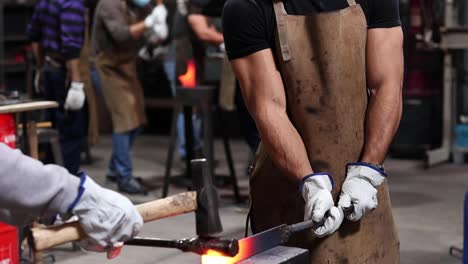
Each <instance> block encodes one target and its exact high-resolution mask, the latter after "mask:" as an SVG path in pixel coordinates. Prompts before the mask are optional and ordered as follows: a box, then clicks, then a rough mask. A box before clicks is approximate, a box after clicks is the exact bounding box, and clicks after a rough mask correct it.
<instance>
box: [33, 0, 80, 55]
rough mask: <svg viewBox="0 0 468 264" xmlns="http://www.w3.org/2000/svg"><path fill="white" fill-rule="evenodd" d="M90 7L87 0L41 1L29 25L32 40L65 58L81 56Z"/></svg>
mask: <svg viewBox="0 0 468 264" xmlns="http://www.w3.org/2000/svg"><path fill="white" fill-rule="evenodd" d="M85 13H86V8H85V6H84V1H83V0H40V1H39V2H38V3H37V5H36V7H35V10H34V14H33V17H32V20H31V23H30V24H29V26H28V36H29V39H30V41H32V42H41V44H42V49H43V50H44V51H45V53H47V52H52V53H57V54H61V55H62V56H63V58H64V59H65V60H70V59H75V58H78V57H79V56H80V52H81V48H82V47H83V42H84V30H85V28H84V27H85Z"/></svg>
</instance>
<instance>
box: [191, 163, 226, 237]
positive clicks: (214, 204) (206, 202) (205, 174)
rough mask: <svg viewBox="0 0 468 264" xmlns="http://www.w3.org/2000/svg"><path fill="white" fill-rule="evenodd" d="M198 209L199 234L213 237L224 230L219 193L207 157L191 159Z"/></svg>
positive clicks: (197, 223)
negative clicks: (220, 215)
mask: <svg viewBox="0 0 468 264" xmlns="http://www.w3.org/2000/svg"><path fill="white" fill-rule="evenodd" d="M191 164H192V169H193V177H194V181H193V183H194V187H195V190H196V191H197V203H198V209H197V210H196V211H195V217H196V226H197V235H198V236H199V237H213V236H215V235H216V234H219V233H221V232H222V231H223V226H222V225H221V219H220V218H219V195H218V191H217V190H216V187H215V186H214V185H213V175H212V172H211V170H210V168H209V167H208V162H207V160H206V159H195V160H192V161H191Z"/></svg>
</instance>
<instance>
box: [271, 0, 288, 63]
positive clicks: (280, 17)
mask: <svg viewBox="0 0 468 264" xmlns="http://www.w3.org/2000/svg"><path fill="white" fill-rule="evenodd" d="M273 7H274V9H275V17H276V28H277V29H278V40H279V44H280V48H281V56H282V58H283V60H284V61H289V60H290V59H291V54H290V53H289V43H288V35H287V32H286V16H287V13H286V9H284V5H283V1H282V0H274V1H273Z"/></svg>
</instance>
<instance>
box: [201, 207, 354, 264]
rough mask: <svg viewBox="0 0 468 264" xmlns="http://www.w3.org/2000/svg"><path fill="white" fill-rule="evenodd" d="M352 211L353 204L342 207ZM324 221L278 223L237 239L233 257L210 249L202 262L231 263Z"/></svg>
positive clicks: (315, 226)
mask: <svg viewBox="0 0 468 264" xmlns="http://www.w3.org/2000/svg"><path fill="white" fill-rule="evenodd" d="M353 211H354V206H353V205H351V206H350V207H348V208H343V213H344V214H345V215H348V214H350V213H352V212H353ZM324 223H325V221H321V222H320V223H315V222H313V221H312V220H309V221H304V222H300V223H297V224H293V225H286V224H283V225H280V226H277V227H273V228H271V229H268V230H266V231H263V232H261V233H258V234H255V235H253V236H249V237H246V238H243V239H240V240H239V253H238V254H237V255H236V256H234V257H231V258H230V257H226V256H220V255H219V254H217V252H214V251H210V252H208V253H207V254H205V255H203V256H202V263H203V264H211V263H216V264H232V263H237V262H240V261H242V260H245V259H248V258H250V257H252V256H255V255H258V254H261V253H263V252H266V251H268V250H270V249H273V248H275V247H278V246H280V245H284V244H285V243H287V242H288V241H289V238H290V237H291V236H292V235H293V234H295V233H298V232H302V231H306V230H309V229H311V228H317V227H319V226H321V225H323V224H324Z"/></svg>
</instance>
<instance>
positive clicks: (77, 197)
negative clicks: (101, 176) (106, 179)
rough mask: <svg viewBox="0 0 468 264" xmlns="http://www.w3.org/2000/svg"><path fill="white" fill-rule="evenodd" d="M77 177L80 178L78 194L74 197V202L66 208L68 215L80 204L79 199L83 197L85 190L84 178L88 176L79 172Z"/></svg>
mask: <svg viewBox="0 0 468 264" xmlns="http://www.w3.org/2000/svg"><path fill="white" fill-rule="evenodd" d="M79 176H80V185H79V186H78V194H77V195H76V198H75V200H73V202H72V203H71V204H70V206H68V209H67V213H68V214H71V213H72V211H73V209H75V207H76V205H77V204H78V203H79V202H80V200H81V197H82V196H83V193H84V192H85V190H86V189H85V187H84V184H85V182H86V178H87V177H88V175H86V173H84V172H80V173H79Z"/></svg>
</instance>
